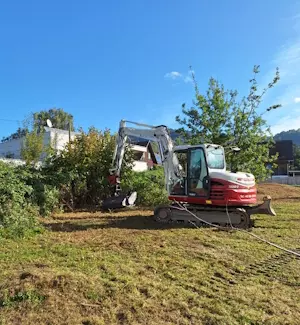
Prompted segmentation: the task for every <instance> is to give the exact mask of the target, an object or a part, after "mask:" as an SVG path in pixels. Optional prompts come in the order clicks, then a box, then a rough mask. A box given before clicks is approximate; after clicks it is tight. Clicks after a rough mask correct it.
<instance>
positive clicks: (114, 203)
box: [102, 192, 137, 210]
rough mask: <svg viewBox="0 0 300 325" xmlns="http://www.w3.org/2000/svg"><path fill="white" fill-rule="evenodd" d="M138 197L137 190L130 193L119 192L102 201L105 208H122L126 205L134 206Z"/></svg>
mask: <svg viewBox="0 0 300 325" xmlns="http://www.w3.org/2000/svg"><path fill="white" fill-rule="evenodd" d="M136 199H137V192H132V193H130V194H127V195H125V194H119V195H117V196H112V197H109V198H107V199H105V200H104V201H103V202H102V209H103V210H113V209H121V208H125V207H132V206H134V203H135V201H136Z"/></svg>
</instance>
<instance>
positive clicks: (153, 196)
mask: <svg viewBox="0 0 300 325" xmlns="http://www.w3.org/2000/svg"><path fill="white" fill-rule="evenodd" d="M122 187H123V189H124V190H126V191H136V192H137V201H136V204H137V205H139V206H147V207H154V206H156V205H159V204H162V203H167V202H168V195H167V191H166V190H165V177H164V170H163V167H161V166H156V167H153V169H152V170H147V171H143V172H134V171H132V172H131V173H130V174H129V175H128V176H127V178H126V179H124V180H123V182H122Z"/></svg>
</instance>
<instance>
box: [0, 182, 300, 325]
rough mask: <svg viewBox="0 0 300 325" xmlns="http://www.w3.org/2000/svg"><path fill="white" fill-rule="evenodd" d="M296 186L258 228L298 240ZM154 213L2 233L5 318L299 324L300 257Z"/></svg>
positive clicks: (53, 222) (91, 216)
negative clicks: (165, 221) (18, 237)
mask: <svg viewBox="0 0 300 325" xmlns="http://www.w3.org/2000/svg"><path fill="white" fill-rule="evenodd" d="M268 186H269V185H268ZM269 189H270V186H269ZM289 189H290V190H291V188H289ZM271 190H272V188H271ZM297 190H298V189H297ZM260 191H261V192H262V191H263V189H262V188H261V189H260ZM276 191H277V190H276ZM284 191H285V189H284ZM289 193H291V191H289ZM298 193H299V190H298ZM271 194H272V193H271ZM297 195H298V194H294V199H290V200H289V202H280V201H279V200H278V201H276V202H275V209H276V211H277V213H278V215H277V216H276V217H262V216H259V217H257V219H256V227H255V229H254V230H253V232H254V233H256V234H258V235H260V236H263V237H265V238H268V239H270V240H272V241H274V242H276V243H278V244H281V245H284V246H286V247H289V248H292V249H297V248H300V241H299V233H300V212H299V209H300V202H299V200H297V199H295V197H297ZM151 214H152V213H151V211H140V210H132V211H129V212H128V211H122V212H119V213H114V214H101V213H98V212H96V213H85V212H81V213H76V214H63V215H57V216H55V217H54V218H52V219H49V220H47V221H46V222H45V226H46V229H47V230H46V232H45V233H43V234H41V235H38V236H37V237H34V238H31V239H26V240H23V241H12V240H7V239H0V245H1V249H0V270H1V271H0V280H1V281H0V324H5V325H6V324H47V325H50V324H52V325H56V324H72V325H73V324H74V325H76V324H80V325H91V324H94V325H97V324H147V325H148V324H149V325H151V324H153V325H154V324H155V325H159V324H197V325H201V324H206V325H208V324H210V325H212V324H230V325H234V324H291V325H292V324H295V325H296V324H300V271H299V269H300V261H299V259H296V258H295V257H293V256H292V255H289V254H286V253H284V252H282V251H278V250H277V249H275V248H274V247H270V246H267V245H265V244H264V243H261V242H258V241H257V240H255V239H254V238H252V237H250V236H248V235H247V234H244V233H240V232H222V231H216V230H214V229H193V228H184V227H181V226H180V227H179V226H176V227H170V226H163V227H162V226H161V225H158V224H156V223H155V222H154V221H153V220H152V218H151Z"/></svg>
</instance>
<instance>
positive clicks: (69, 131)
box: [69, 121, 71, 143]
mask: <svg viewBox="0 0 300 325" xmlns="http://www.w3.org/2000/svg"><path fill="white" fill-rule="evenodd" d="M70 142H71V122H70V121H69V143H70Z"/></svg>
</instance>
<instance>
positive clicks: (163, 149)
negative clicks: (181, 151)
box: [104, 120, 180, 207]
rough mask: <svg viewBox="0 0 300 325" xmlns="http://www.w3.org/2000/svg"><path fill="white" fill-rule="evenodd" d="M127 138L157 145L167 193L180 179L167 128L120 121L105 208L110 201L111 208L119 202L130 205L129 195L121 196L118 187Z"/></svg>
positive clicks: (178, 167)
mask: <svg viewBox="0 0 300 325" xmlns="http://www.w3.org/2000/svg"><path fill="white" fill-rule="evenodd" d="M127 124H131V125H134V127H128V126H127ZM128 136H134V137H138V138H142V139H146V140H149V141H155V142H157V143H158V146H159V150H160V156H161V159H162V165H163V168H164V174H165V186H166V190H167V191H168V189H169V187H170V186H171V185H172V184H174V183H176V182H177V181H178V180H179V179H180V164H179V161H178V159H177V156H176V154H175V153H174V151H173V150H174V144H173V141H172V139H171V137H170V135H169V131H168V129H167V127H166V126H164V125H160V126H152V125H147V124H142V123H136V122H130V121H125V120H121V122H120V126H119V130H118V134H117V139H116V148H115V151H114V155H113V159H112V166H111V169H110V170H109V176H108V179H109V182H110V184H111V186H112V188H113V191H112V192H113V193H112V194H113V196H112V198H109V199H107V200H106V201H105V202H104V205H105V206H106V207H108V206H109V203H110V202H111V201H113V204H112V207H115V205H116V204H115V202H116V201H118V202H121V203H122V205H123V206H126V205H131V204H126V200H127V201H128V196H129V195H128V194H127V195H122V194H121V192H122V190H121V186H120V182H121V181H120V175H121V169H122V163H123V159H124V154H125V150H126V145H127V138H128ZM131 195H132V194H131ZM135 196H136V193H135ZM121 200H122V201H121ZM124 200H125V201H124ZM127 203H128V202H127Z"/></svg>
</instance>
